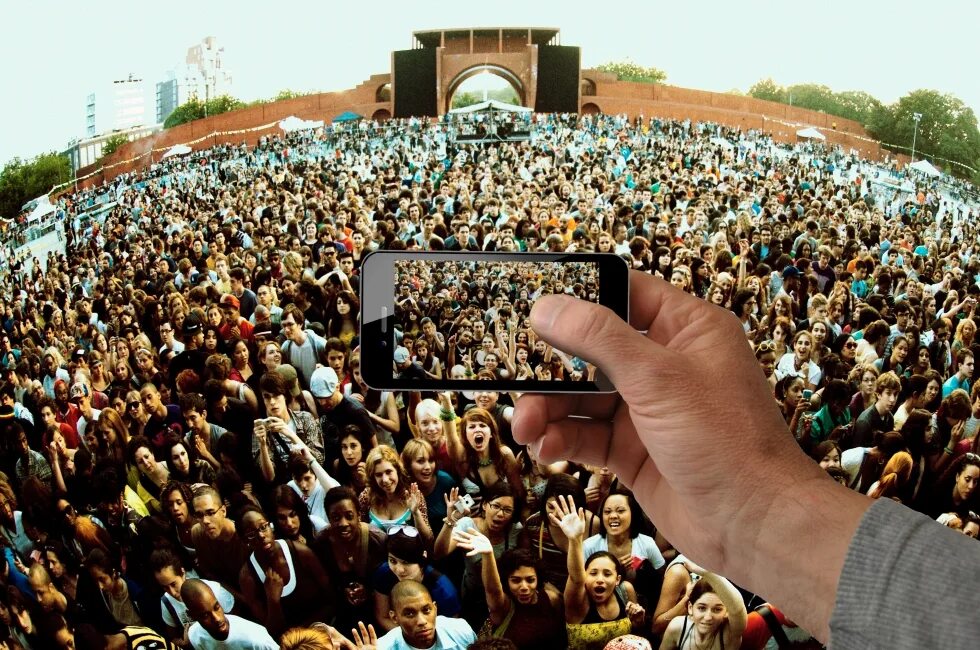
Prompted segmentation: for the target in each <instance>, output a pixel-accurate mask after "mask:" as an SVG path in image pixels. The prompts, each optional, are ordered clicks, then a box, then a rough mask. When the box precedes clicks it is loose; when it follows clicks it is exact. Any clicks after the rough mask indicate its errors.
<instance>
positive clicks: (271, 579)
mask: <svg viewBox="0 0 980 650" xmlns="http://www.w3.org/2000/svg"><path fill="white" fill-rule="evenodd" d="M263 586H264V587H265V595H266V596H267V597H269V598H270V599H273V600H278V599H279V598H280V597H281V596H282V588H283V581H282V576H280V575H279V572H278V571H275V570H273V569H270V570H269V571H266V572H265V583H264V585H263Z"/></svg>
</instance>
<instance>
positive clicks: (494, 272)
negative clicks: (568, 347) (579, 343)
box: [360, 251, 629, 393]
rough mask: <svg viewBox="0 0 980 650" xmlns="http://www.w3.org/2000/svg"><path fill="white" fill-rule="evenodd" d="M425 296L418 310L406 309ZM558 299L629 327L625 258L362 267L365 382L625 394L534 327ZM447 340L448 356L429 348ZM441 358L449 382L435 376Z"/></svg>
mask: <svg viewBox="0 0 980 650" xmlns="http://www.w3.org/2000/svg"><path fill="white" fill-rule="evenodd" d="M415 292H418V299H417V301H409V302H406V299H407V298H411V297H412V295H413V293H415ZM551 293H564V294H568V295H573V296H575V297H577V298H579V299H582V300H587V301H591V302H595V303H598V304H601V305H604V306H605V307H608V308H609V309H610V310H612V311H613V312H614V313H615V314H616V315H618V316H619V317H620V318H621V319H623V320H626V321H628V320H629V266H628V264H627V262H626V261H625V260H624V259H623V258H621V257H619V256H618V255H613V254H604V253H575V254H566V253H510V252H483V253H480V252H470V251H460V252H450V251H424V252H423V251H376V252H373V253H370V254H369V255H367V256H365V257H364V259H363V260H362V264H361V310H362V311H361V337H360V348H361V373H362V376H363V378H364V381H365V382H366V383H367V384H368V386H370V387H371V388H375V389H383V390H409V391H444V390H477V389H479V390H481V391H498V392H503V391H515V392H551V393H603V392H615V390H616V389H615V387H614V386H613V385H612V382H611V381H610V380H609V379H608V378H607V377H606V376H605V375H603V374H602V373H601V372H593V371H592V369H591V368H590V367H589V364H588V361H587V360H586V359H582V358H578V357H574V356H572V355H567V354H565V353H564V352H562V351H561V350H557V349H554V348H552V347H551V346H550V345H548V344H547V342H545V341H544V340H539V339H537V337H536V336H535V335H534V333H533V332H532V331H531V330H530V328H529V327H527V322H526V321H527V319H528V316H529V314H530V311H531V308H532V306H533V305H534V302H535V301H536V300H537V299H538V298H540V297H541V296H543V295H547V294H551ZM454 302H455V303H456V304H457V305H458V307H455V306H454V304H453V303H454ZM437 332H438V333H441V334H442V335H443V338H444V340H445V341H446V346H445V349H444V350H443V351H441V352H439V351H437V350H434V349H432V346H430V345H429V344H428V343H427V341H428V340H429V338H431V336H432V335H434V334H435V333H437ZM512 334H513V339H512V338H511V335H512ZM434 356H435V357H436V358H438V360H439V366H440V367H441V370H442V379H433V378H432V377H430V376H429V372H427V371H431V368H432V367H435V366H434V365H433V357H434ZM477 382H479V384H477Z"/></svg>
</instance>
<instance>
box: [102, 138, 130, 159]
mask: <svg viewBox="0 0 980 650" xmlns="http://www.w3.org/2000/svg"><path fill="white" fill-rule="evenodd" d="M127 142H129V138H127V137H126V136H125V135H123V134H122V133H114V134H112V135H110V136H109V137H108V138H107V139H106V141H105V142H104V143H103V144H102V156H100V157H105V156H108V155H110V154H113V153H115V152H116V149H118V148H119V147H121V146H123V145H124V144H126V143H127Z"/></svg>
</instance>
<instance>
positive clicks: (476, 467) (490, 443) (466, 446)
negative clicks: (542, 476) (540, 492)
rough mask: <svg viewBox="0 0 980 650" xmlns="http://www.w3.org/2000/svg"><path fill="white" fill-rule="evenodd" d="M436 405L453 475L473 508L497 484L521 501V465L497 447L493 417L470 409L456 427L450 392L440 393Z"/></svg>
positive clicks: (508, 451)
mask: <svg viewBox="0 0 980 650" xmlns="http://www.w3.org/2000/svg"><path fill="white" fill-rule="evenodd" d="M439 402H440V403H441V404H442V410H441V411H440V412H439V417H440V419H442V421H443V422H442V424H443V430H444V431H445V433H446V441H447V445H448V448H449V455H450V457H451V458H452V460H453V472H452V473H453V474H454V475H456V476H460V477H462V486H463V490H464V491H465V492H466V494H469V495H470V496H471V497H473V504H474V507H479V505H480V501H481V500H482V499H483V498H484V497H483V493H484V492H485V491H486V489H487V488H489V487H492V486H494V485H496V484H497V483H500V482H505V483H508V484H510V486H511V488H512V489H513V490H514V493H515V495H517V496H518V497H519V498H520V499H521V500H523V498H524V488H523V485H522V483H521V467H520V463H518V462H517V458H515V456H514V452H513V451H511V450H510V448H509V447H507V446H506V445H502V444H500V436H499V434H498V433H497V421H496V419H495V418H494V417H493V415H492V414H491V413H490V412H489V411H487V410H486V409H483V408H480V407H479V406H476V407H473V408H471V409H469V410H468V411H466V413H464V414H463V417H461V418H460V420H459V425H458V428H457V424H456V414H455V411H454V410H453V406H452V401H451V398H450V396H449V393H448V392H446V393H439ZM460 430H462V433H463V435H462V437H461V436H460V435H459V431H460Z"/></svg>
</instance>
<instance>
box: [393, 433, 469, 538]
mask: <svg viewBox="0 0 980 650" xmlns="http://www.w3.org/2000/svg"><path fill="white" fill-rule="evenodd" d="M401 458H402V465H403V466H404V467H405V471H406V472H407V473H408V476H409V478H410V479H411V480H413V481H415V483H416V484H418V486H419V491H420V492H422V496H424V497H425V505H426V508H427V509H428V516H429V523H430V524H431V525H432V527H433V528H435V529H441V528H442V524H443V522H444V521H445V519H446V514H447V510H446V500H445V498H444V497H445V496H448V495H449V491H450V490H451V489H452V488H453V487H455V486H456V481H455V480H454V479H453V477H452V476H450V475H449V474H448V473H446V472H444V471H442V470H440V469H439V468H438V466H437V464H436V459H435V452H434V451H433V450H432V445H430V444H429V442H428V441H427V440H425V439H424V438H412V439H411V440H409V441H408V442H406V443H405V447H404V449H402V455H401Z"/></svg>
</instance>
